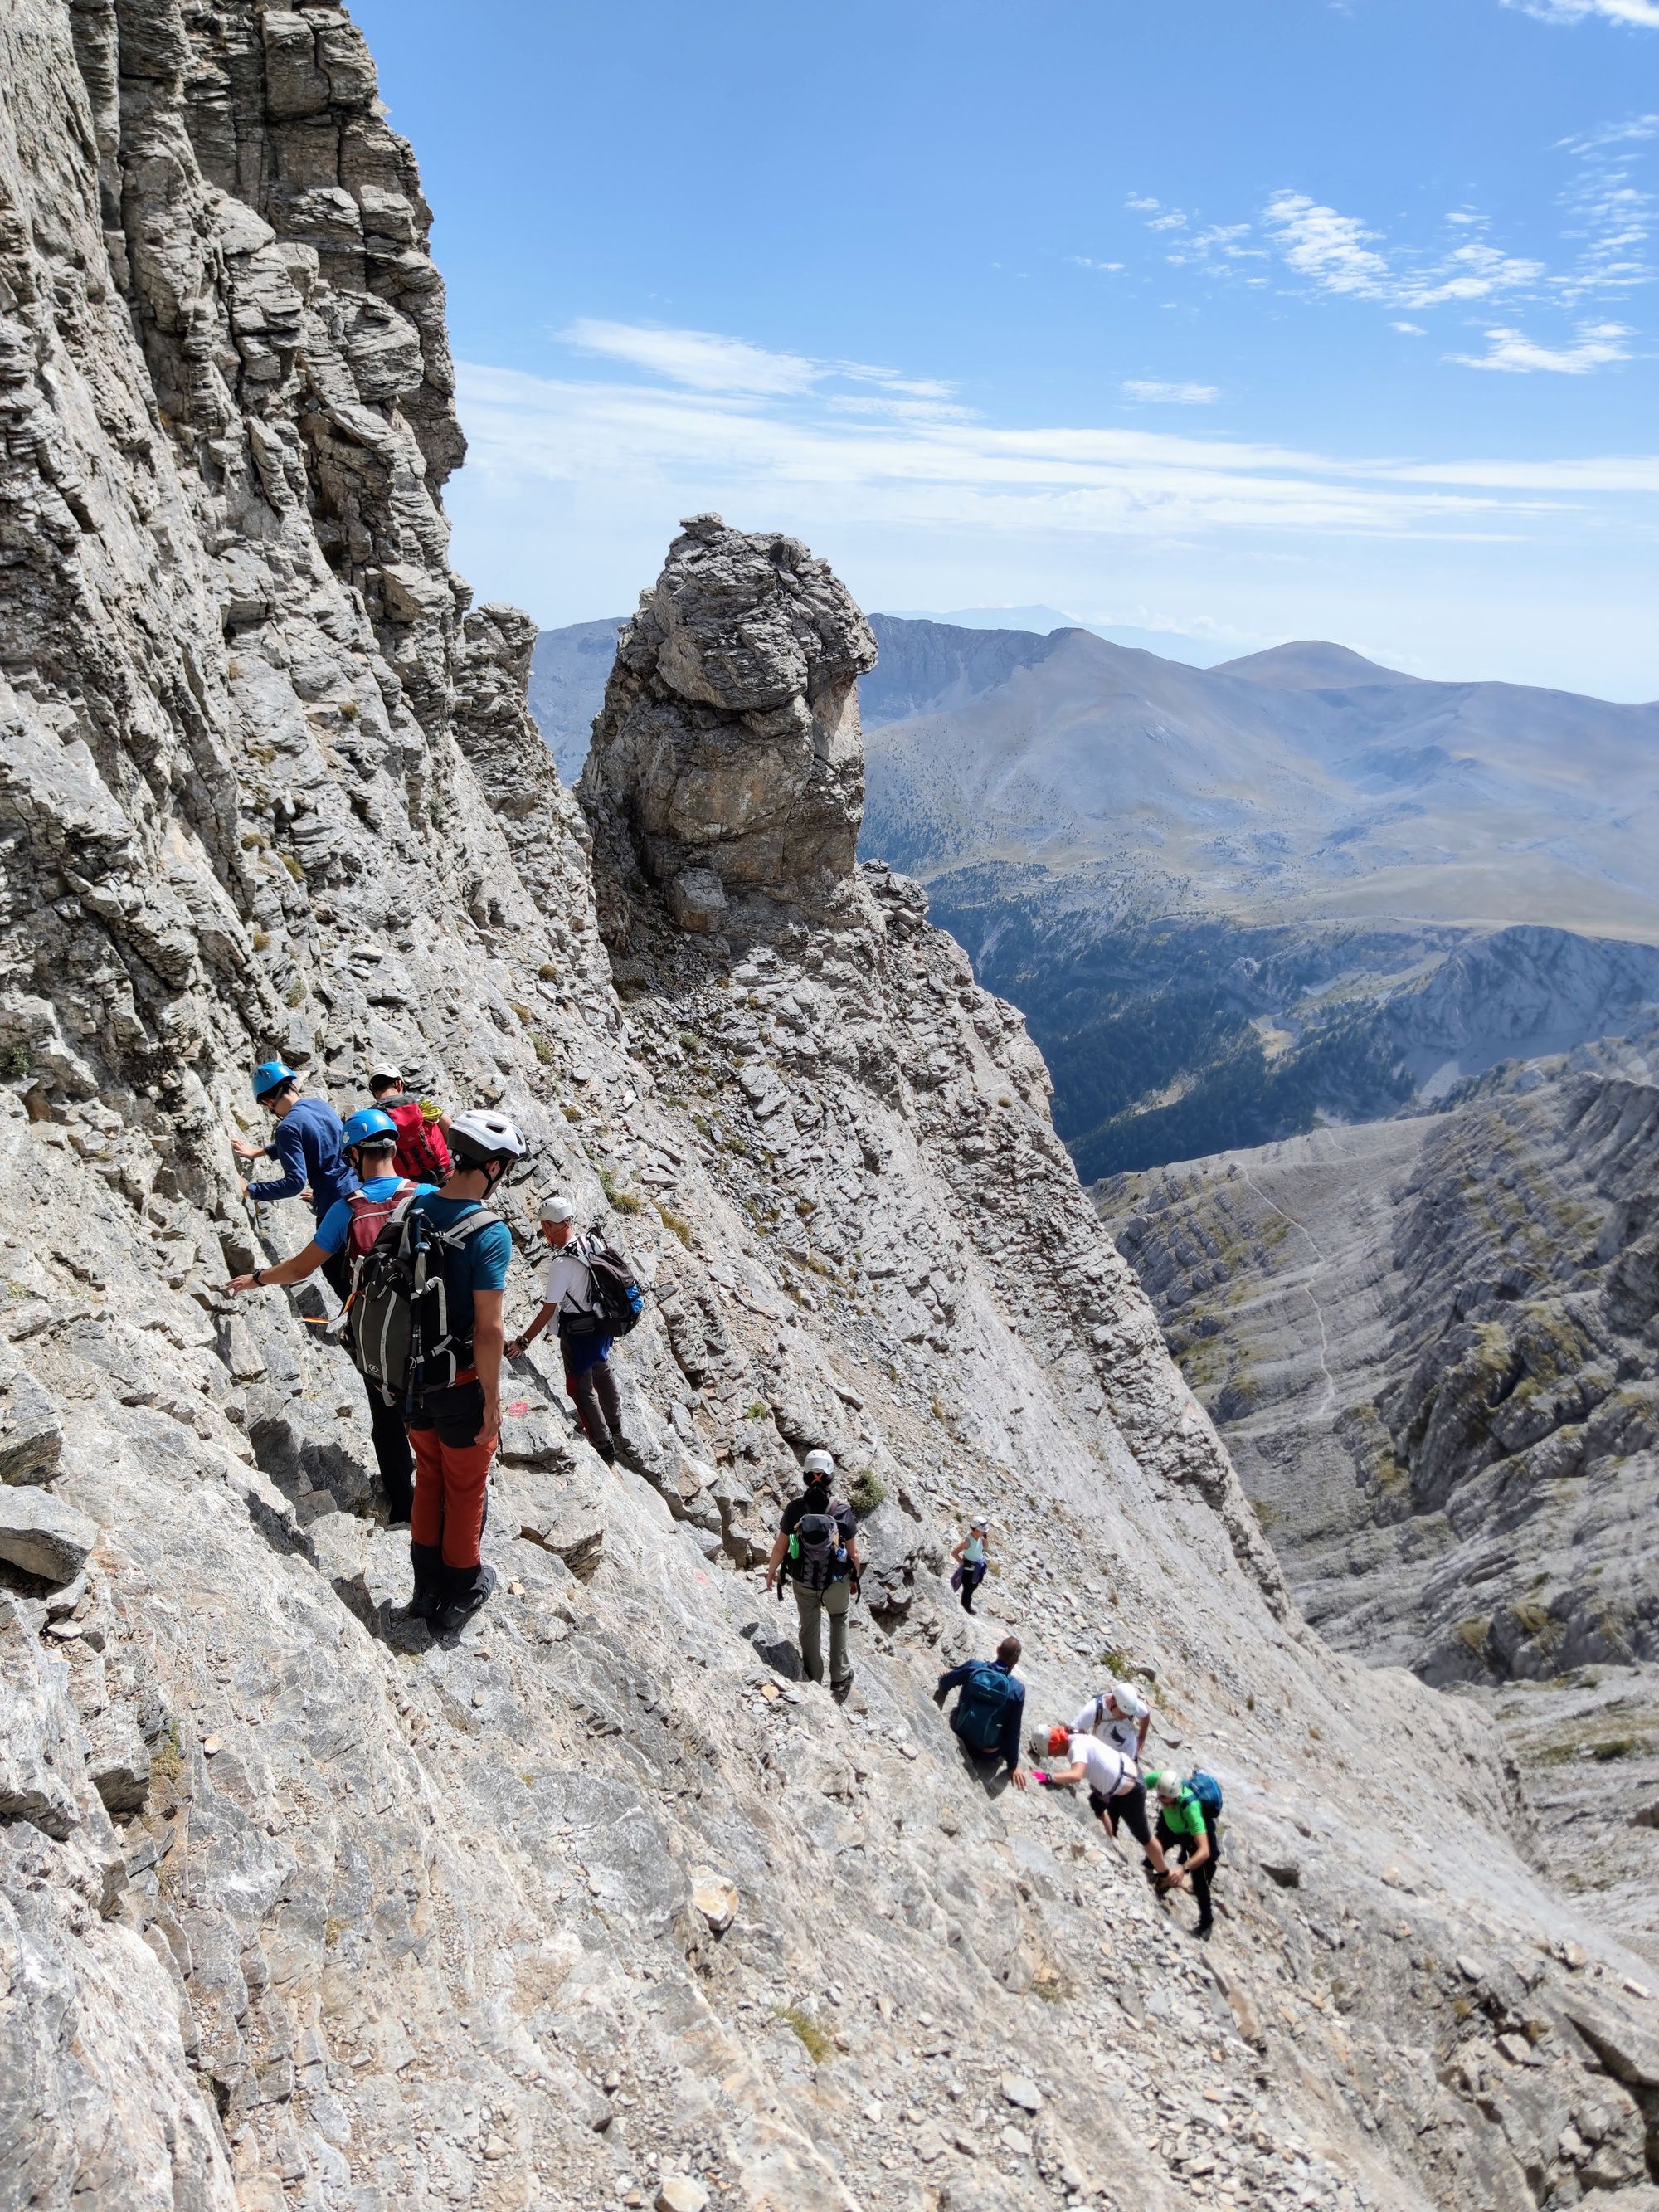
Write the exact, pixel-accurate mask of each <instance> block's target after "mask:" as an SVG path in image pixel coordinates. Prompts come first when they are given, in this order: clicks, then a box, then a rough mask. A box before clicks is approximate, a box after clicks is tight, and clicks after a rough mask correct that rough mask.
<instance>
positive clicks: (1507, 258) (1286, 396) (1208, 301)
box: [355, 0, 1659, 698]
mask: <svg viewBox="0 0 1659 2212" xmlns="http://www.w3.org/2000/svg"><path fill="white" fill-rule="evenodd" d="M355 12H356V15H357V17H358V19H359V21H361V22H362V25H363V27H364V29H365V31H366V32H367V33H368V38H369V40H370V43H371V45H372V46H373V47H374V52H375V55H376V58H377V59H378V61H379V64H380V76H381V90H382V94H383V96H384V98H385V99H386V101H387V104H388V106H389V108H390V111H391V114H392V121H393V123H394V124H395V125H397V127H398V129H400V130H402V131H404V132H405V133H406V134H407V135H408V136H409V137H410V138H411V139H412V140H413V142H414V143H415V147H416V152H417V154H418V155H419V158H420V161H421V165H422V173H423V176H424V179H425V184H426V189H427V192H428V197H429V198H430V200H431V202H432V204H433V205H434V208H435V210H436V215H437V222H436V225H435V232H434V246H435V252H436V254H437V257H438V259H439V262H440V264H441V267H442V269H443V270H444V273H445V275H446V276H447V281H448V286H449V305H450V322H451V332H452V338H453V345H454V350H455V354H456V357H457V361H458V362H459V364H460V365H461V366H460V392H461V407H462V416H463V420H464V422H465V426H466V428H467V431H468V435H469V437H470V439H471V448H472V458H471V461H470V462H469V465H468V466H467V469H466V470H465V471H464V473H463V475H462V477H460V478H459V479H458V480H457V481H456V482H455V483H453V485H452V486H451V489H450V492H449V495H448V505H449V507H450V511H451V513H452V514H453V518H454V523H455V547H454V551H455V558H456V562H457V565H458V566H459V568H461V570H462V572H463V574H465V575H467V576H468V577H469V578H470V579H471V581H472V583H473V584H474V585H475V586H476V587H477V590H478V592H479V593H480V595H481V596H484V597H492V598H509V599H515V600H517V601H518V602H520V604H521V605H525V606H526V607H528V608H529V610H530V611H531V612H532V614H533V615H535V616H536V617H537V618H538V620H539V621H541V622H543V623H563V622H571V621H577V620H581V619H586V618H589V617H597V616H599V615H606V614H612V613H617V612H619V611H625V610H626V609H628V608H629V606H631V605H632V604H633V601H634V599H635V594H636V592H638V590H639V589H640V587H641V586H642V585H644V584H646V583H647V582H649V580H651V578H652V576H653V574H655V572H656V569H657V568H658V567H659V564H660V560H661V556H662V552H663V550H664V548H665V545H666V543H667V540H668V538H669V537H670V536H671V534H672V532H673V528H674V525H675V523H676V521H677V520H678V517H679V516H680V515H682V514H684V513H690V512H691V511H693V510H694V509H696V508H698V507H718V508H719V509H720V511H721V512H722V513H724V514H725V515H726V518H727V520H731V521H733V522H738V523H740V524H742V525H743V526H745V527H749V528H754V529H761V528H771V527H782V528H786V529H787V530H789V531H791V532H793V533H795V534H796V535H799V536H800V537H803V538H805V539H806V540H807V541H808V543H809V544H811V545H812V547H813V548H814V550H817V551H819V552H821V553H823V554H824V555H825V556H828V557H829V559H830V560H831V561H833V562H835V563H836V567H837V568H839V569H840V570H841V572H842V574H844V576H845V577H846V579H847V580H848V583H849V585H850V586H852V588H853V589H854V592H856V593H857V594H858V596H859V597H860V599H862V600H863V601H864V602H865V604H866V605H869V606H872V607H881V606H886V607H909V608H914V607H933V608H954V607H959V606H966V605H1003V604H1028V603H1033V602H1038V603H1043V604H1047V605H1054V606H1057V607H1060V608H1063V609H1064V610H1066V611H1067V612H1068V613H1072V614H1074V615H1077V616H1079V617H1082V618H1083V619H1085V620H1091V621H1097V622H1100V623H1107V624H1111V623H1117V624H1123V625H1134V626H1138V627H1142V628H1152V629H1168V630H1178V631H1182V632H1185V633H1188V634H1189V635H1194V636H1197V637H1199V638H1200V639H1204V640H1207V641H1210V642H1211V644H1212V648H1214V649H1216V650H1229V649H1231V650H1236V651H1239V652H1244V651H1249V650H1250V649H1252V648H1254V647H1257V646H1260V645H1262V644H1266V643H1269V642H1273V641H1277V640H1279V639H1281V638H1285V637H1294V636H1328V637H1334V638H1336V639H1339V640H1340V641H1342V642H1344V643H1346V644H1350V645H1353V646H1355V647H1358V648H1359V649H1360V650H1362V651H1365V652H1369V653H1373V654H1376V656H1377V657H1379V658H1382V659H1386V660H1389V661H1391V662H1393V663H1395V665H1401V666H1404V667H1407V668H1410V669H1413V670H1415V671H1419V672H1422V673H1425V674H1431V675H1439V676H1452V677H1472V676H1501V677H1507V678H1513V679H1515V680H1517V681H1522V682H1528V683H1546V684H1561V685H1564V686H1568V687H1570V688H1572V689H1576V690H1590V691H1599V692H1601V693H1604V694H1606V695H1607V696H1613V697H1624V698H1650V697H1655V696H1659V409H1656V378H1655V374H1654V363H1655V356H1656V344H1659V313H1656V296H1659V295H1656V287H1655V282H1654V279H1655V276H1656V274H1659V0H1335V3H1334V0H1161V4H1160V0H1086V4H1084V0H998V4H995V5H990V4H981V0H952V4H951V5H949V6H945V5H944V4H938V3H937V0H880V4H874V0H837V4H836V6H835V7H834V8H833V9H824V8H815V9H808V8H801V7H791V6H779V5H778V4H777V0H768V4H764V5H761V4H750V0H705V4H704V5H702V6H701V7H698V8H690V7H687V6H685V5H684V4H683V0H682V4H678V5H674V6H669V5H659V4H656V0H610V4H609V5H608V6H607V7H605V9H593V8H592V7H587V6H584V7H580V8H578V7H574V6H570V5H566V4H559V5H542V4H530V0H471V4H470V6H469V7H468V8H467V9H466V10H465V32H464V33H458V30H457V25H458V22H459V21H461V20H462V19H461V17H460V16H459V15H458V12H457V11H456V9H454V7H453V0H356V7H355Z"/></svg>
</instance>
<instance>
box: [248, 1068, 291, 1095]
mask: <svg viewBox="0 0 1659 2212" xmlns="http://www.w3.org/2000/svg"><path fill="white" fill-rule="evenodd" d="M298 1080H299V1078H298V1077H297V1076H296V1075H295V1073H294V1070H293V1069H292V1068H291V1067H290V1066H289V1065H288V1063H287V1061H286V1060H261V1061H260V1063H259V1065H258V1067H256V1068H255V1069H254V1071H253V1095H254V1097H256V1098H269V1097H270V1094H271V1092H272V1091H280V1090H281V1089H282V1087H283V1085H284V1084H285V1083H296V1082H298Z"/></svg>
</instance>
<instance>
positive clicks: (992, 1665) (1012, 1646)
mask: <svg viewBox="0 0 1659 2212" xmlns="http://www.w3.org/2000/svg"><path fill="white" fill-rule="evenodd" d="M1019 1652H1020V1643H1019V1638H1018V1637H1017V1636H1005V1637H1004V1638H1003V1639H1002V1641H1001V1643H1000V1644H998V1646H997V1656H996V1657H995V1659H994V1660H988V1659H969V1660H967V1661H965V1662H963V1665H962V1666H960V1667H952V1668H951V1669H950V1671H949V1673H948V1674H941V1675H940V1676H939V1687H938V1688H937V1689H936V1690H935V1691H934V1692H933V1703H934V1704H935V1705H938V1706H939V1708H940V1710H941V1711H943V1709H944V1705H945V1699H946V1698H948V1697H949V1696H950V1694H951V1691H952V1690H960V1691H961V1692H962V1695H961V1696H960V1697H959V1698H958V1699H957V1709H956V1711H955V1712H953V1713H952V1714H951V1727H952V1729H954V1730H955V1731H956V1734H957V1737H958V1739H959V1740H960V1741H961V1742H962V1743H963V1746H964V1747H965V1748H966V1749H968V1750H969V1751H971V1752H972V1753H975V1756H976V1757H978V1758H981V1759H1004V1760H1006V1763H1007V1767H1008V1779H1009V1780H1010V1781H1011V1782H1012V1784H1013V1785H1014V1787H1015V1789H1016V1790H1023V1789H1024V1787H1025V1776H1024V1771H1023V1770H1022V1768H1021V1766H1020V1763H1019V1730H1020V1723H1022V1722H1023V1720H1024V1717H1025V1685H1024V1682H1022V1681H1020V1680H1019V1679H1018V1676H1017V1675H1016V1674H1015V1673H1014V1668H1015V1667H1016V1666H1017V1665H1018V1662H1019Z"/></svg>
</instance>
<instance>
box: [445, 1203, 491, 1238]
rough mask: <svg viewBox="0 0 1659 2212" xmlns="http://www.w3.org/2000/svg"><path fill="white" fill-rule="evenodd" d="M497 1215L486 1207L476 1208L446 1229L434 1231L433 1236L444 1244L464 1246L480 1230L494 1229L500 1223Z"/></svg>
mask: <svg viewBox="0 0 1659 2212" xmlns="http://www.w3.org/2000/svg"><path fill="white" fill-rule="evenodd" d="M500 1221H501V1215H500V1214H499V1213H492V1212H490V1210H489V1207H488V1206H483V1205H480V1206H476V1207H475V1208H474V1209H473V1211H472V1212H471V1213H464V1214H463V1215H462V1216H461V1218H460V1219H459V1221H452V1222H451V1224H450V1225H449V1226H448V1228H447V1229H436V1230H435V1231H433V1234H434V1235H435V1237H438V1238H439V1239H440V1241H441V1243H445V1244H453V1245H460V1244H465V1243H470V1242H471V1239H472V1238H473V1237H476V1236H477V1233H478V1231H480V1230H481V1229H494V1228H495V1227H496V1226H497V1225H499V1224H500Z"/></svg>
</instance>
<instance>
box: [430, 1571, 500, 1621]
mask: <svg viewBox="0 0 1659 2212" xmlns="http://www.w3.org/2000/svg"><path fill="white" fill-rule="evenodd" d="M495 1588H496V1579H495V1569H494V1568H493V1567H480V1568H479V1570H478V1572H477V1577H476V1579H475V1580H474V1582H473V1583H472V1585H471V1589H464V1590H460V1591H459V1592H458V1593H457V1594H456V1595H454V1596H453V1597H452V1598H451V1599H450V1600H449V1601H448V1602H447V1604H444V1605H441V1606H440V1607H438V1609H437V1611H436V1612H435V1613H434V1614H433V1616H432V1631H433V1633H434V1635H435V1636H453V1635H455V1634H457V1633H458V1632H459V1631H460V1630H461V1629H463V1628H465V1626H466V1624H467V1623H468V1621H469V1620H471V1618H472V1616H473V1614H474V1613H477V1610H478V1608H479V1607H480V1606H481V1605H483V1602H484V1601H485V1600H486V1599H487V1598H488V1597H489V1596H491V1595H493V1593H494V1592H495Z"/></svg>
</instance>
